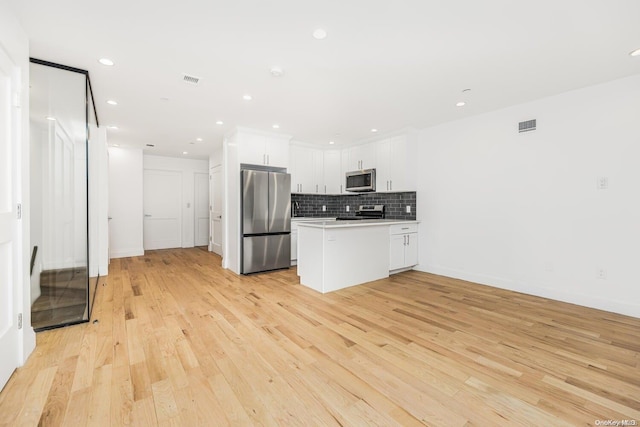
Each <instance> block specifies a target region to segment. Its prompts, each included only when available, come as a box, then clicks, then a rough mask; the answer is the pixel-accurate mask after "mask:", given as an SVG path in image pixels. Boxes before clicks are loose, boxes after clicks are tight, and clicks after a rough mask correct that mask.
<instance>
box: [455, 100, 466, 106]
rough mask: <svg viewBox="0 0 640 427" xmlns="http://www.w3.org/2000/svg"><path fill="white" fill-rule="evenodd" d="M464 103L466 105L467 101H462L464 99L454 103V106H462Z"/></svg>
mask: <svg viewBox="0 0 640 427" xmlns="http://www.w3.org/2000/svg"><path fill="white" fill-rule="evenodd" d="M465 105H467V103H466V102H464V101H460V102H458V103H456V107H464V106H465Z"/></svg>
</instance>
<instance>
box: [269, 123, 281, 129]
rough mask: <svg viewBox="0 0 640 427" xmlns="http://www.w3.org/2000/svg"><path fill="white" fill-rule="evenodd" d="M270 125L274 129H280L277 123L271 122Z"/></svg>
mask: <svg viewBox="0 0 640 427" xmlns="http://www.w3.org/2000/svg"><path fill="white" fill-rule="evenodd" d="M271 127H272V128H274V129H280V125H279V124H273V125H272V126H271Z"/></svg>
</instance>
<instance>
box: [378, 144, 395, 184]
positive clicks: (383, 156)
mask: <svg viewBox="0 0 640 427" xmlns="http://www.w3.org/2000/svg"><path fill="white" fill-rule="evenodd" d="M392 155H393V152H392V150H391V139H383V140H382V141H378V142H377V143H376V157H377V158H378V162H377V166H376V191H377V192H383V191H391V176H390V175H391V174H390V172H391V170H390V167H389V166H390V163H391V162H390V157H391V156H392Z"/></svg>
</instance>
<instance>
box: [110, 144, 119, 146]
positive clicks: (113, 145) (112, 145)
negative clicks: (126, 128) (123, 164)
mask: <svg viewBox="0 0 640 427" xmlns="http://www.w3.org/2000/svg"><path fill="white" fill-rule="evenodd" d="M112 147H120V144H113V145H112Z"/></svg>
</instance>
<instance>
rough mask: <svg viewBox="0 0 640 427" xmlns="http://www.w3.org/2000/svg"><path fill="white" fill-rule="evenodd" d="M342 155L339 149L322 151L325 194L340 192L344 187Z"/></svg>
mask: <svg viewBox="0 0 640 427" xmlns="http://www.w3.org/2000/svg"><path fill="white" fill-rule="evenodd" d="M341 162H342V155H341V153H340V151H339V150H328V151H325V152H324V187H325V193H326V194H340V193H342V188H343V187H344V182H343V181H344V173H342V163H341Z"/></svg>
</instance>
